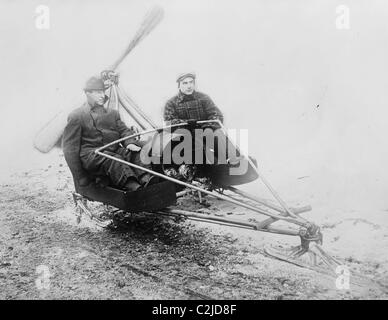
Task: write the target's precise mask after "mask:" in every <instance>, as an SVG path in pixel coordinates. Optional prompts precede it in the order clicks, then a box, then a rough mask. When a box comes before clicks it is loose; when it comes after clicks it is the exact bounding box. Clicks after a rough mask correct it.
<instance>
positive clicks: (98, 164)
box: [81, 147, 151, 188]
mask: <svg viewBox="0 0 388 320" xmlns="http://www.w3.org/2000/svg"><path fill="white" fill-rule="evenodd" d="M104 153H106V154H108V155H110V156H113V157H115V158H118V159H121V160H125V161H128V162H131V163H133V164H136V165H138V166H141V167H144V168H147V169H151V165H144V164H143V163H142V162H141V160H140V151H139V152H133V151H129V150H127V149H125V148H121V147H119V148H118V149H117V150H116V151H115V152H110V151H104ZM81 162H82V166H83V167H84V169H85V170H86V171H88V172H89V173H91V174H93V175H96V176H107V177H109V178H110V180H111V182H112V184H113V185H115V186H118V187H121V188H123V187H124V186H125V185H126V183H127V181H128V179H129V178H135V179H138V180H139V179H140V177H141V176H142V175H143V174H145V173H146V172H145V171H143V170H140V169H136V168H133V167H130V166H129V165H126V164H124V163H120V162H118V161H115V160H112V159H109V158H106V157H103V156H100V155H98V154H96V153H94V152H90V153H89V154H87V155H86V156H83V157H81Z"/></svg>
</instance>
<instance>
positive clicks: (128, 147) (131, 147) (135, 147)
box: [127, 143, 141, 152]
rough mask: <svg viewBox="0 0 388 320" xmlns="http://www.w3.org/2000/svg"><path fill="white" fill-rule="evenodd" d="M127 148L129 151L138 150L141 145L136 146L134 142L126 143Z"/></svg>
mask: <svg viewBox="0 0 388 320" xmlns="http://www.w3.org/2000/svg"><path fill="white" fill-rule="evenodd" d="M127 149H128V150H129V151H134V152H138V151H140V150H141V147H139V146H137V145H136V144H133V143H130V144H129V145H127Z"/></svg>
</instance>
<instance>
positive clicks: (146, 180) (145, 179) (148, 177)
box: [139, 172, 159, 188]
mask: <svg viewBox="0 0 388 320" xmlns="http://www.w3.org/2000/svg"><path fill="white" fill-rule="evenodd" d="M139 180H140V183H141V185H142V186H143V188H145V187H147V186H150V185H152V184H155V183H158V182H159V178H158V177H157V176H154V175H152V174H150V173H148V172H147V173H144V174H142V176H141V177H140V179H139Z"/></svg>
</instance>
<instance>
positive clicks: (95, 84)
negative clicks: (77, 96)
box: [84, 77, 107, 91]
mask: <svg viewBox="0 0 388 320" xmlns="http://www.w3.org/2000/svg"><path fill="white" fill-rule="evenodd" d="M106 89H107V87H106V86H105V84H104V81H102V79H101V78H98V77H91V78H90V79H89V80H88V81H86V83H85V87H84V91H89V90H106Z"/></svg>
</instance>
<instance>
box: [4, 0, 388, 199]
mask: <svg viewBox="0 0 388 320" xmlns="http://www.w3.org/2000/svg"><path fill="white" fill-rule="evenodd" d="M155 3H158V4H161V5H162V6H163V7H164V9H165V17H164V20H163V21H162V22H161V24H160V25H159V26H158V27H157V28H156V29H155V30H154V31H153V32H152V33H151V34H150V35H149V36H148V37H147V38H146V39H145V40H144V41H143V42H142V43H141V44H139V46H138V47H137V48H135V50H134V51H133V52H132V53H131V54H130V55H129V56H128V58H127V59H126V60H125V61H124V63H123V64H122V65H121V66H120V68H119V72H120V74H121V78H120V80H121V86H122V87H123V88H124V89H125V90H126V91H127V93H128V94H129V95H130V96H131V97H132V98H133V99H134V100H135V101H136V102H137V103H138V104H139V105H140V106H142V107H143V109H144V111H146V112H147V113H148V114H149V115H150V116H151V117H152V118H153V119H154V120H155V121H156V122H159V123H161V119H162V108H163V106H164V103H165V101H166V100H167V99H168V98H169V97H171V96H172V95H174V94H175V93H176V90H177V88H176V83H175V77H176V75H177V74H178V73H180V72H182V71H195V72H196V73H197V75H198V81H197V84H198V90H199V91H203V92H205V93H207V94H209V95H210V96H211V97H212V98H213V100H214V101H215V102H216V104H217V105H218V106H219V107H220V108H221V109H222V110H223V112H224V114H225V118H226V124H227V126H228V127H230V128H245V129H248V130H249V138H250V141H249V147H250V153H251V154H253V155H254V156H255V157H256V158H257V159H258V161H259V164H261V165H262V168H263V170H264V172H266V174H267V175H268V176H269V178H270V179H269V180H271V178H272V179H273V180H274V183H275V185H277V186H279V187H281V188H282V187H283V188H285V190H287V188H291V189H292V185H293V183H294V181H295V179H297V178H298V177H301V176H309V178H308V179H310V180H306V181H307V182H306V183H305V184H304V185H303V187H304V188H313V189H314V190H315V192H316V193H323V194H325V195H328V197H329V198H330V199H332V200H333V201H334V200H338V198H342V199H344V198H348V199H347V202H348V203H350V202H352V201H353V199H354V198H355V197H357V201H360V202H363V204H364V205H368V201H373V202H374V203H376V201H377V202H378V203H379V205H388V200H385V199H386V198H387V197H386V193H387V192H386V191H388V190H387V189H388V180H387V179H388V174H387V170H386V164H387V163H388V150H387V142H386V139H387V138H386V137H387V136H388V135H387V133H388V126H387V121H388V120H387V114H388V113H387V111H386V110H387V101H388V90H387V88H388V76H387V71H388V62H387V57H388V41H387V40H388V19H387V17H388V3H387V2H386V1H383V0H381V1H377V0H374V1H363V0H357V1H355V0H353V1H335V0H333V1H327V0H320V1H312V0H303V1H302V0H300V1H286V0H267V1H257V0H252V1H251V0H239V1H230V0H228V1H225V0H207V1H204V0H203V1H198V0H196V1H193V0H191V1H186V0H179V1H178V0H166V1H158V2H155V1H143V0H142V1H124V0H123V1H118V0H116V1H96V0H94V1H91V0H90V1H54V0H46V1H27V0H25V1H21V0H17V1H10V0H8V1H6V0H1V1H0V17H1V24H0V48H1V51H0V52H1V59H0V70H1V72H2V75H1V76H0V83H1V87H2V92H3V102H2V103H1V108H2V117H1V118H0V133H1V136H2V158H1V161H0V165H1V168H2V169H1V170H0V174H2V175H5V174H6V173H9V172H10V171H12V170H14V169H15V170H19V169H21V168H25V169H26V168H28V164H25V163H23V162H24V161H25V160H24V159H31V160H30V161H41V159H43V158H40V155H38V154H37V152H36V151H34V150H33V149H32V139H33V136H34V134H35V133H36V132H37V131H38V130H39V128H40V127H41V126H42V125H43V124H44V123H45V122H46V121H47V120H48V119H50V118H51V117H52V116H53V115H55V114H56V113H57V112H58V111H59V110H60V109H63V108H66V109H69V110H71V109H72V108H76V107H78V106H79V105H80V104H81V103H82V102H83V99H84V97H83V93H82V90H81V89H82V86H83V84H84V82H85V80H86V79H87V78H88V77H89V76H91V75H93V74H98V73H99V72H100V71H101V70H102V69H105V68H106V67H107V66H109V65H110V64H111V63H112V62H113V61H114V60H115V58H116V57H117V56H118V55H119V54H120V53H121V51H122V50H123V49H124V48H125V47H126V45H127V44H128V42H129V40H130V39H131V37H132V36H133V34H134V33H135V31H136V29H137V27H138V26H139V23H140V21H141V20H142V17H143V16H144V14H145V12H146V11H147V10H148V9H149V8H150V7H151V6H152V4H155ZM38 5H46V6H48V7H49V9H50V29H49V30H39V29H37V28H36V26H35V22H36V13H35V9H36V7H37V6H38ZM339 5H345V6H347V8H349V18H350V20H349V22H350V25H349V28H348V29H338V28H337V25H336V21H338V20H337V19H338V16H339V13H338V12H336V10H337V9H338V6H339ZM32 159H38V160H32ZM366 194H373V197H371V198H368V197H369V196H368V197H366ZM360 197H361V198H360Z"/></svg>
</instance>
